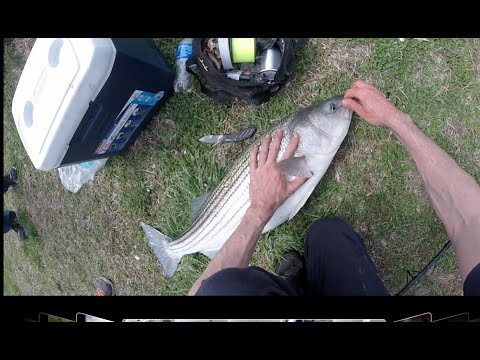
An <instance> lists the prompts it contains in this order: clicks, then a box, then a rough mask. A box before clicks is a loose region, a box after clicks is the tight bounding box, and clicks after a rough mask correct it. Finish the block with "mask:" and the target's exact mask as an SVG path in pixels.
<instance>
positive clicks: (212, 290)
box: [196, 218, 480, 296]
mask: <svg viewBox="0 0 480 360" xmlns="http://www.w3.org/2000/svg"><path fill="white" fill-rule="evenodd" d="M304 257H305V272H306V274H305V275H306V276H305V278H306V279H305V281H304V282H303V283H302V284H299V283H298V281H292V280H289V279H285V278H283V277H280V276H278V275H275V274H272V273H270V272H268V271H265V270H263V269H261V268H258V267H255V266H254V267H248V268H228V269H224V270H222V271H219V272H218V273H216V274H214V275H212V276H211V277H210V278H208V279H206V280H204V281H203V282H202V285H201V286H200V288H199V290H198V291H197V294H196V295H316V296H319V295H325V296H361V295H368V296H388V295H390V293H389V291H388V290H387V289H386V288H385V286H384V284H383V282H382V280H381V279H380V277H379V276H378V272H377V269H376V267H375V265H374V263H373V262H372V259H371V258H370V256H369V255H368V252H367V249H366V247H365V244H364V243H363V240H362V238H361V236H360V235H359V234H358V233H357V232H355V230H354V229H353V228H352V227H351V225H350V224H348V223H347V222H345V221H344V220H341V219H338V218H332V219H322V220H317V221H316V222H315V223H313V224H312V226H311V227H310V229H309V231H308V234H307V238H306V239H305V245H304ZM464 295H480V264H479V265H478V266H477V267H476V268H475V269H473V270H472V272H471V273H470V274H469V276H468V277H467V279H466V280H465V283H464Z"/></svg>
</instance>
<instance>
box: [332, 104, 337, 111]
mask: <svg viewBox="0 0 480 360" xmlns="http://www.w3.org/2000/svg"><path fill="white" fill-rule="evenodd" d="M330 110H331V111H336V110H337V106H336V105H335V104H333V103H332V104H330Z"/></svg>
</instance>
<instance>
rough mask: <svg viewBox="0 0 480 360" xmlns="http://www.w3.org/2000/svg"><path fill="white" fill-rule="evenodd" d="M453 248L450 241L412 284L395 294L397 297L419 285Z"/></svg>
mask: <svg viewBox="0 0 480 360" xmlns="http://www.w3.org/2000/svg"><path fill="white" fill-rule="evenodd" d="M451 246H452V243H451V242H450V241H448V242H447V243H446V244H445V245H444V246H443V248H442V250H440V251H439V252H438V254H437V255H435V256H434V257H433V259H432V260H430V262H429V263H428V264H427V265H426V266H425V267H424V268H423V270H422V271H420V272H419V273H418V274H417V275H416V276H414V277H413V278H412V280H410V282H409V283H408V284H407V285H405V287H404V288H403V289H402V290H400V291H399V292H398V293H396V294H395V296H401V295H403V294H405V293H406V292H407V291H408V290H410V289H411V288H412V287H414V286H415V285H417V284H418V282H419V281H420V280H421V279H422V278H423V277H424V276H425V275H426V273H427V271H428V270H430V268H431V267H433V266H434V265H435V264H436V263H437V262H438V260H440V258H441V257H442V255H443V254H445V252H446V251H447V250H448V249H450V247H451ZM408 275H410V276H411V274H410V271H409V272H408Z"/></svg>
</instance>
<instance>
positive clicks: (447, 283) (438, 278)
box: [408, 267, 463, 296]
mask: <svg viewBox="0 0 480 360" xmlns="http://www.w3.org/2000/svg"><path fill="white" fill-rule="evenodd" d="M462 289H463V286H462V278H461V276H460V273H459V271H458V269H457V270H456V271H455V272H453V273H452V272H450V271H449V272H445V270H442V269H439V268H437V267H434V268H433V269H432V270H430V271H429V272H428V273H427V275H425V277H424V278H423V279H421V280H420V282H419V283H418V285H417V286H416V287H414V288H413V289H412V290H410V291H409V293H408V295H416V296H422V295H427V296H438V295H440V296H442V295H443V296H445V295H447V296H461V295H463V290H462Z"/></svg>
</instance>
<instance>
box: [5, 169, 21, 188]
mask: <svg viewBox="0 0 480 360" xmlns="http://www.w3.org/2000/svg"><path fill="white" fill-rule="evenodd" d="M7 176H8V179H9V181H10V183H11V184H12V185H13V184H18V173H17V169H15V168H11V169H10V171H9V172H8V174H7Z"/></svg>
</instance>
